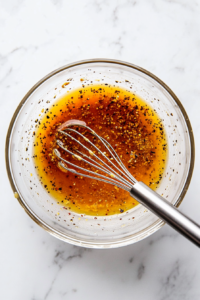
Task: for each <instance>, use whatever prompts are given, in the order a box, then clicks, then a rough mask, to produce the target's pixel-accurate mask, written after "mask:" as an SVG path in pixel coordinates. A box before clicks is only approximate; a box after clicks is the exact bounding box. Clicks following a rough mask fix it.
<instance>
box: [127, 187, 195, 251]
mask: <svg viewBox="0 0 200 300" xmlns="http://www.w3.org/2000/svg"><path fill="white" fill-rule="evenodd" d="M130 194H131V196H132V197H133V198H135V199H136V200H137V201H138V202H140V203H141V204H143V205H144V206H145V207H146V208H148V209H149V210H151V211H152V212H153V213H155V214H156V215H157V216H158V217H159V218H161V219H162V220H163V221H164V222H166V223H168V224H169V225H170V226H171V227H173V228H174V229H175V230H177V231H178V232H179V233H181V234H182V235H184V236H185V237H186V238H187V239H189V240H190V241H191V242H193V243H194V244H195V245H197V246H198V247H200V226H199V225H198V224H197V223H196V222H194V221H193V220H191V219H190V218H188V217H187V216H185V215H184V214H183V213H181V212H180V211H179V210H178V209H177V208H176V207H175V206H174V205H173V204H171V203H170V202H168V201H167V200H165V199H164V198H163V197H161V196H160V195H158V194H157V193H156V192H154V191H153V190H152V189H150V188H149V187H148V186H147V185H146V184H144V183H143V182H137V183H136V184H134V186H133V187H132V189H131V191H130Z"/></svg>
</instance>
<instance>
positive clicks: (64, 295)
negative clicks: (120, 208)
mask: <svg viewBox="0 0 200 300" xmlns="http://www.w3.org/2000/svg"><path fill="white" fill-rule="evenodd" d="M86 58H113V59H120V60H124V61H128V62H131V63H134V64H136V65H139V66H141V67H143V68H146V69H147V70H149V71H150V72H152V73H154V74H155V75H157V76H158V77H160V78H161V79H162V80H163V81H164V82H165V83H166V84H168V85H169V86H170V87H171V89H172V90H173V91H174V92H175V93H176V94H177V96H178V97H179V98H180V100H181V101H182V103H183V105H184V107H185V108H186V110H187V113H188V115H189V118H190V120H191V123H192V126H193V130H194V136H195V140H196V162H195V169H194V174H193V178H192V182H191V185H190V188H189V190H188V192H187V195H186V197H185V199H184V201H183V203H182V205H181V207H180V209H181V211H183V212H186V213H187V214H188V215H189V216H190V217H191V218H193V219H194V220H196V221H197V222H198V223H200V184H199V178H200V155H199V153H200V133H199V131H200V0H191V1H188V0H182V1H181V0H162V1H158V0H151V1H147V0H141V1H138V0H136V1H134V0H122V1H119V0H94V1H92V0H84V1H81V0H78V1H65V0H51V1H39V0H35V1H28V0H10V1H1V4H0V108H1V109H0V115H1V126H0V138H1V143H0V155H1V160H0V170H1V173H0V176H1V178H0V186H1V212H0V215H1V217H0V240H1V246H0V266H1V268H0V282H1V284H0V295H1V299H4V300H13V299H14V300H22V299H26V300H52V299H56V300H61V299H70V300H76V299H95V300H100V299H115V300H118V299H142V300H143V299H144V300H146V299H148V300H169V299H170V300H197V299H198V300H199V299H200V285H199V282H200V252H199V249H198V248H197V247H195V246H194V245H192V244H191V243H189V242H188V241H187V240H186V239H184V238H183V237H182V236H180V235H178V234H177V233H176V232H175V231H173V230H172V229H171V228H169V227H168V226H167V225H165V226H164V227H163V228H162V229H161V230H159V231H158V232H157V233H155V234H154V235H152V236H150V237H149V238H147V239H145V240H143V241H142V242H139V243H137V244H134V245H131V246H128V247H123V248H119V249H114V250H88V249H84V248H79V247H74V246H72V245H68V244H65V243H64V242H62V241H59V240H57V239H55V238H54V237H52V236H50V235H49V234H48V233H46V232H45V231H44V230H43V229H41V228H40V227H39V226H38V225H36V224H35V223H34V222H33V221H32V220H31V219H30V218H29V217H28V215H27V214H26V213H25V212H24V211H23V209H22V208H21V206H20V205H19V204H18V202H17V201H16V199H15V198H14V197H13V193H12V190H11V188H10V185H9V182H8V179H7V175H6V168H5V159H4V147H5V146H4V145H5V137H6V131H7V128H8V124H9V121H10V118H11V116H12V114H13V112H14V111H15V109H16V107H17V105H18V103H19V102H20V100H21V99H22V97H23V96H24V95H25V93H26V92H27V91H28V90H29V89H30V88H31V86H32V85H33V84H35V83H36V82H37V81H38V80H39V79H40V78H42V77H43V76H44V75H46V74H47V73H49V72H50V71H52V70H54V69H56V68H58V67H60V66H62V65H64V64H67V63H69V62H73V61H77V60H81V59H86Z"/></svg>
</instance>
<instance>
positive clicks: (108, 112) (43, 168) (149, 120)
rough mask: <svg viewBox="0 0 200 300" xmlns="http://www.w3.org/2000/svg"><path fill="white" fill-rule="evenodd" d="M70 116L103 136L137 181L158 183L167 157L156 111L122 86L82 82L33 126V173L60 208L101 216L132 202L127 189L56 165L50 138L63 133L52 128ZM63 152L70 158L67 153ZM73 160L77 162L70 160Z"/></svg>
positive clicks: (135, 203)
mask: <svg viewBox="0 0 200 300" xmlns="http://www.w3.org/2000/svg"><path fill="white" fill-rule="evenodd" d="M42 112H43V111H42ZM72 119H76V120H82V121H85V122H86V124H87V126H89V127H90V128H91V129H93V130H94V131H95V132H96V133H97V134H99V135H100V136H101V137H103V138H105V139H107V141H108V142H109V143H110V144H111V145H112V146H113V148H114V149H115V151H116V152H117V154H118V155H119V157H120V158H121V160H122V162H123V163H124V165H125V166H126V168H127V169H128V170H129V172H130V173H131V174H132V175H133V176H134V177H135V178H136V179H137V180H138V181H143V182H144V183H145V184H147V185H148V186H150V187H151V188H152V189H153V190H155V189H156V188H157V187H158V185H159V183H160V181H161V179H162V176H163V172H164V168H165V162H166V158H167V140H166V135H165V131H164V126H163V124H162V122H161V120H160V118H159V117H158V115H157V113H156V112H155V111H154V110H153V109H152V107H150V106H149V105H148V104H147V103H146V102H145V101H144V100H142V99H141V98H139V97H138V96H137V95H134V94H133V93H131V92H129V91H126V90H125V89H121V88H119V87H114V86H109V85H95V86H87V87H85V86H83V87H82V88H80V89H77V90H74V91H71V92H69V93H67V94H65V95H64V96H63V97H61V98H60V99H58V100H57V102H55V103H54V104H53V105H52V107H50V108H49V109H47V110H46V111H44V115H43V116H42V118H41V120H40V121H39V122H38V126H37V127H38V128H37V130H36V132H35V141H34V160H35V167H36V169H37V172H38V176H39V178H40V181H41V184H42V185H43V186H44V188H45V189H46V191H47V192H48V193H50V195H51V196H52V197H53V198H54V199H55V201H57V203H59V204H61V205H62V207H63V208H65V209H68V210H69V211H70V210H71V211H74V212H77V213H79V214H87V215H94V216H105V215H112V214H118V213H123V212H125V211H127V210H129V209H131V208H133V207H135V206H136V205H137V204H138V202H137V201H136V200H134V199H133V198H132V197H131V196H130V195H129V193H128V192H127V191H124V190H122V189H120V188H118V187H116V186H113V185H110V184H107V183H104V182H100V181H97V180H94V179H89V178H84V177H82V176H77V175H75V174H73V173H71V172H69V171H66V172H63V171H62V170H61V169H59V168H58V160H57V158H56V157H55V155H54V153H53V149H54V148H56V147H57V148H58V146H57V145H56V142H55V141H56V139H59V140H60V139H61V140H62V138H63V136H61V135H60V133H59V132H58V130H57V129H58V127H59V126H60V125H61V124H62V123H64V122H66V121H67V120H72ZM66 140H67V139H66ZM66 140H64V142H67V141H68V140H67V141H66ZM68 143H70V144H71V143H72V141H70V142H68ZM68 146H70V145H68ZM71 146H72V145H71ZM87 146H88V147H90V146H89V145H87ZM59 151H60V149H59ZM62 155H64V154H63V153H62ZM65 158H66V159H67V160H69V161H70V160H71V162H72V160H73V158H72V157H70V155H66V156H65ZM73 163H74V164H76V163H77V162H76V161H75V160H73ZM69 167H70V166H69ZM83 167H86V166H85V165H84V166H83Z"/></svg>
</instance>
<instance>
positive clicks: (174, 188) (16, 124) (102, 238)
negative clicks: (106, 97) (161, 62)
mask: <svg viewBox="0 0 200 300" xmlns="http://www.w3.org/2000/svg"><path fill="white" fill-rule="evenodd" d="M80 79H81V80H80ZM82 80H84V81H82ZM66 81H70V84H69V85H66V86H65V88H62V85H63V83H65V82H66ZM83 83H85V84H88V83H89V84H91V85H92V84H111V85H115V86H119V87H122V88H125V89H127V90H130V91H131V92H133V93H135V94H137V95H139V96H140V97H141V98H143V99H144V100H145V101H146V102H147V103H149V104H150V105H151V106H152V107H153V108H154V110H156V112H157V113H158V115H159V116H160V118H161V119H162V121H163V124H164V126H165V130H166V135H167V139H168V159H167V163H166V169H165V173H164V176H163V179H162V181H161V183H160V185H159V188H158V189H157V192H158V194H160V195H163V197H164V198H166V199H167V200H168V201H170V202H171V203H173V204H174V205H175V206H178V205H179V204H180V203H181V201H182V200H183V197H184V195H185V193H186V191H187V189H188V186H189V183H190V180H191V176H192V171H193V166H194V138H193V133H192V128H191V125H190V121H189V119H188V116H187V114H186V112H185V110H184V108H183V106H182V104H181V102H180V101H179V100H178V98H177V97H176V96H175V95H174V93H173V92H172V91H171V90H170V89H169V87H168V86H166V84H164V83H163V82H162V81H161V80H160V79H158V78H157V77H156V76H154V75H153V74H151V73H150V72H148V71H146V70H144V69H142V68H140V67H137V66H135V65H132V64H129V63H126V62H122V61H115V60H105V59H102V60H101V59H94V60H86V61H80V62H76V63H73V64H70V65H67V66H64V67H62V68H59V69H57V70H55V71H53V72H52V73H50V74H48V75H47V76H45V77H44V78H43V79H41V80H40V81H39V82H38V83H37V84H36V85H34V86H33V87H32V89H31V90H30V91H29V92H28V93H27V94H26V95H25V97H24V98H23V99H22V101H21V103H20V104H19V106H18V107H17V109H16V111H15V113H14V115H13V118H12V120H11V123H10V126H9V129H8V133H7V139H6V165H7V172H8V177H9V180H10V183H11V186H12V189H13V192H14V195H15V197H16V198H17V199H18V201H19V203H20V204H21V205H22V207H23V208H24V209H25V211H26V212H27V214H28V215H29V216H30V217H31V218H32V219H33V220H34V221H35V222H36V223H37V224H39V225H40V226H41V227H42V228H44V229H45V230H46V231H48V232H49V233H50V234H52V235H53V236H55V237H57V238H59V239H61V240H63V241H65V242H68V243H71V244H74V245H78V246H84V247H90V248H114V247H120V246H125V245H129V244H132V243H135V242H138V241H140V240H142V239H143V238H145V237H147V236H149V235H150V234H152V233H154V232H155V231H157V230H158V229H159V228H161V227H162V226H163V225H164V222H163V221H161V220H160V219H159V218H158V217H157V216H155V215H154V214H153V213H151V212H150V211H148V210H147V209H146V208H144V207H143V206H142V205H140V204H139V205H138V206H136V207H135V208H133V209H131V210H129V211H128V213H126V212H125V213H122V214H121V213H120V215H112V216H105V217H97V218H94V216H87V215H82V216H80V215H79V214H76V213H73V212H71V214H69V211H67V210H65V209H62V207H61V206H60V205H58V204H57V203H56V201H55V200H54V199H52V198H51V196H50V195H49V194H48V193H47V191H46V190H45V189H44V188H43V187H42V185H41V184H40V182H39V178H38V175H37V173H36V171H35V166H34V162H33V159H32V156H33V138H32V134H33V131H34V130H35V124H36V123H35V120H36V119H37V118H38V115H39V114H41V111H43V109H46V108H49V107H50V106H51V105H52V104H53V103H54V102H55V100H57V99H58V98H59V97H60V96H62V95H63V94H64V93H67V92H69V91H71V90H73V89H76V88H79V87H80V88H81V87H82V84H83ZM58 212H59V214H57V213H58Z"/></svg>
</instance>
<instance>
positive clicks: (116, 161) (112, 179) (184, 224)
mask: <svg viewBox="0 0 200 300" xmlns="http://www.w3.org/2000/svg"><path fill="white" fill-rule="evenodd" d="M74 126H75V128H77V126H78V127H82V128H84V129H85V130H87V131H88V132H89V133H90V134H91V135H92V136H93V137H95V138H96V139H98V140H99V141H100V142H101V144H102V146H103V148H104V149H105V150H106V152H103V151H102V150H100V147H97V146H96V145H95V144H94V143H93V142H91V141H90V140H89V139H88V138H86V137H85V136H84V135H83V134H82V133H80V132H79V131H77V130H75V129H73V127H74ZM58 131H59V133H60V134H62V135H64V136H65V137H66V138H67V139H70V140H72V142H73V144H74V145H75V144H77V145H78V146H79V148H80V147H81V148H82V150H83V151H79V148H78V149H77V148H74V149H73V150H72V149H71V148H69V147H66V145H65V144H64V143H63V142H62V141H61V140H56V143H57V145H58V146H59V148H60V149H62V150H63V151H65V152H66V153H68V154H70V155H72V156H73V157H74V158H76V159H77V161H83V162H84V163H85V164H86V165H87V166H88V168H87V169H86V168H85V167H84V168H83V167H81V166H79V165H78V164H74V163H72V162H71V161H68V160H66V159H65V158H63V157H62V155H61V153H60V151H59V150H58V149H54V154H55V155H56V157H57V158H58V159H59V162H58V164H59V167H60V168H61V169H62V170H67V171H69V172H72V173H75V174H76V175H80V176H84V177H87V178H91V179H96V180H99V181H103V182H105V183H109V184H112V185H115V186H117V187H119V188H122V189H124V190H126V191H128V192H129V193H130V195H131V196H132V197H133V198H134V199H136V200H137V201H138V202H140V203H141V204H143V205H144V206H145V207H146V208H148V209H149V210H151V211H152V212H153V213H154V214H156V215H157V216H158V217H159V218H161V219H162V220H163V221H165V222H166V223H168V224H169V225H170V226H171V227H173V228H174V229H175V230H177V231H178V232H179V233H181V234H182V235H184V236H185V237H186V238H188V239H189V240H190V241H192V242H193V243H194V244H196V245H197V246H198V247H200V226H199V225H198V224H197V223H196V222H194V221H192V220H191V219H189V218H188V217H187V216H185V215H184V214H183V213H181V212H180V211H179V210H178V209H177V208H176V207H175V206H174V205H173V204H171V203H169V202H168V201H166V200H165V199H164V198H163V197H161V196H160V195H158V194H157V193H156V192H155V191H153V190H152V189H151V188H149V187H148V186H147V185H145V184H144V183H143V182H138V181H137V180H136V179H135V178H134V177H133V176H132V175H131V173H130V172H129V171H128V170H127V169H126V167H125V166H124V164H123V163H122V161H121V159H120V157H119V156H118V154H117V153H116V151H115V150H114V148H113V147H112V146H111V145H110V143H109V142H108V141H107V140H106V139H104V138H102V137H101V136H99V135H98V134H97V133H95V132H94V131H93V130H92V129H91V128H90V127H88V126H87V125H86V123H85V122H83V121H78V120H70V121H67V122H65V123H64V124H62V125H61V126H60V127H59V129H58ZM73 133H75V134H76V135H78V138H75V137H74V136H72V134H73ZM81 139H83V140H84V141H85V142H86V143H85V144H87V146H85V145H84V144H83V143H81V142H80V140H81ZM69 165H70V166H72V167H75V168H76V169H79V170H80V172H79V171H77V170H75V169H72V168H71V167H68V166H69ZM94 170H95V171H94ZM99 171H100V172H101V174H100V173H98V172H99ZM102 173H103V174H102Z"/></svg>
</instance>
